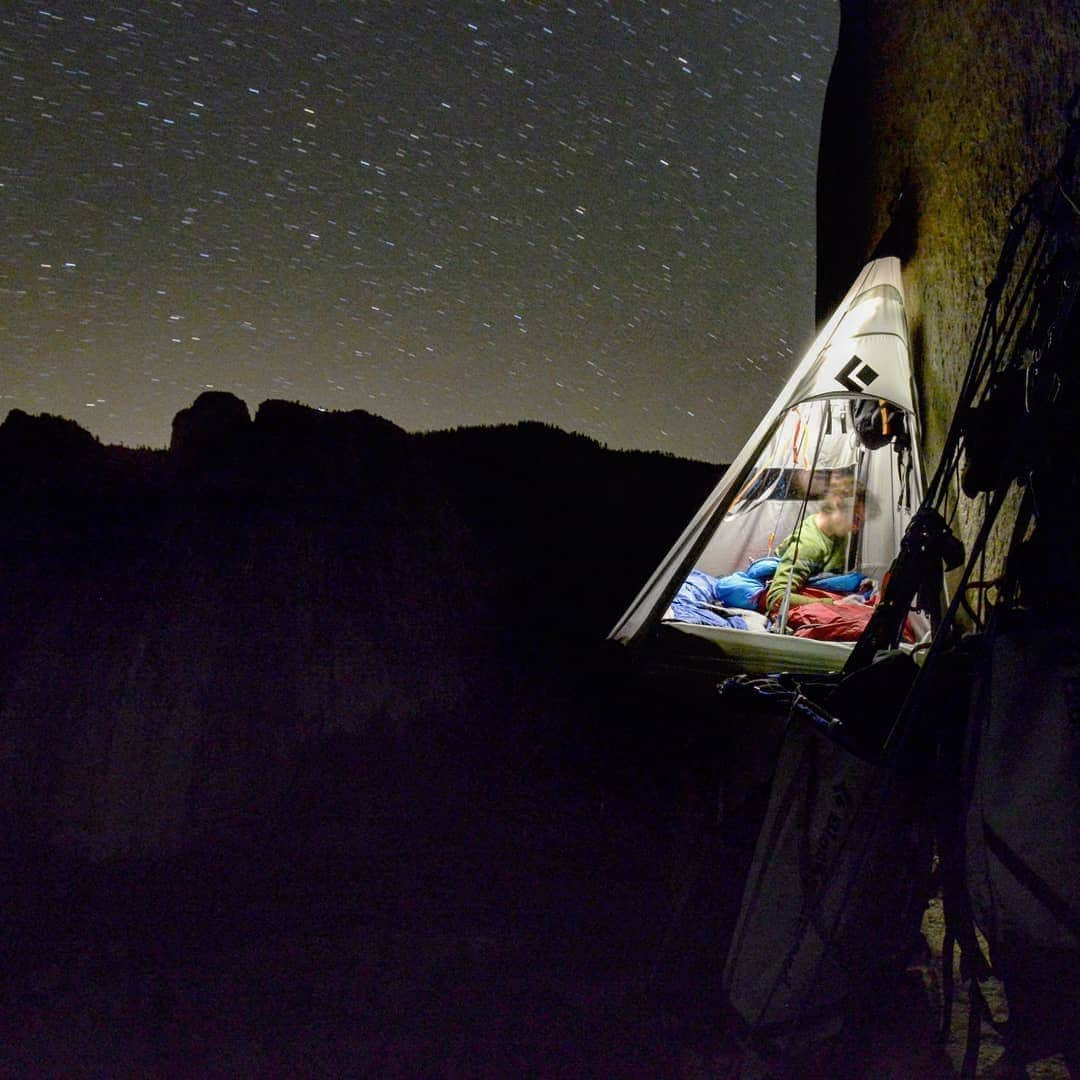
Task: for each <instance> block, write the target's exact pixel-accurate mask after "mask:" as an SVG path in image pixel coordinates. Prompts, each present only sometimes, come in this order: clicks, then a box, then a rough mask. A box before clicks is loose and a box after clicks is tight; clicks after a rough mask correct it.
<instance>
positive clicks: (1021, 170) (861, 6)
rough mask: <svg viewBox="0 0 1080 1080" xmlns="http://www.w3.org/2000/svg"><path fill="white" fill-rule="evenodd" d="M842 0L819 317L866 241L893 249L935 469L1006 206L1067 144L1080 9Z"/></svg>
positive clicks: (821, 182) (829, 121)
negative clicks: (901, 276)
mask: <svg viewBox="0 0 1080 1080" xmlns="http://www.w3.org/2000/svg"><path fill="white" fill-rule="evenodd" d="M840 7H841V25H840V37H839V46H838V53H837V58H836V61H835V64H834V67H833V72H832V75H831V78H830V83H829V88H828V92H827V96H826V102H825V114H824V120H823V126H822V138H821V151H820V159H819V173H818V290H817V302H818V315H819V318H821V317H823V316H824V315H825V314H827V313H828V312H829V311H830V310H831V309H832V307H833V306H834V304H835V303H836V301H837V300H838V299H839V298H840V297H841V296H842V295H843V293H844V291H845V290H846V289H847V287H848V286H849V285H850V283H851V280H852V279H853V277H854V275H855V273H856V272H857V270H858V268H859V267H860V266H861V265H862V264H863V263H864V262H865V261H866V260H867V259H868V258H870V257H871V255H872V254H874V253H875V251H877V252H879V253H880V254H897V255H899V256H900V257H901V258H902V260H903V263H904V285H905V291H906V294H907V301H908V305H909V309H908V310H909V319H910V322H911V331H912V341H913V344H914V348H915V358H914V359H915V365H916V368H915V370H916V379H917V381H918V383H919V387H920V396H921V407H922V412H923V427H924V446H925V450H926V454H927V463H928V466H929V467H930V469H933V467H934V465H935V464H936V462H937V460H938V458H939V456H940V452H941V448H942V443H943V441H944V436H945V433H946V431H947V428H948V423H949V418H950V415H951V413H952V409H953V406H954V403H955V400H956V392H957V389H958V387H959V385H960V379H961V377H962V373H963V370H964V367H965V365H966V362H967V359H968V356H969V354H970V351H971V346H972V342H973V340H974V337H975V331H976V328H977V326H978V323H979V318H980V315H981V313H982V310H983V306H984V304H985V295H984V289H985V287H986V285H987V284H988V282H989V281H990V280H991V278H992V277H993V274H994V268H995V264H996V261H997V257H998V253H999V251H1000V249H1001V246H1002V242H1003V241H1004V239H1005V235H1006V226H1007V221H1008V216H1009V212H1010V209H1011V208H1012V206H1013V204H1014V202H1015V201H1016V199H1017V198H1018V197H1019V196H1020V195H1021V194H1022V193H1023V192H1024V191H1025V190H1027V189H1028V188H1029V187H1030V186H1031V185H1032V184H1033V183H1034V182H1035V181H1036V180H1037V179H1038V178H1039V177H1040V176H1043V175H1045V174H1046V173H1048V172H1049V171H1050V170H1051V169H1052V168H1053V166H1054V164H1055V162H1056V160H1057V158H1058V155H1059V154H1060V153H1061V149H1062V145H1063V140H1064V136H1065V131H1066V123H1065V115H1066V111H1067V107H1068V104H1069V101H1070V98H1071V96H1072V95H1073V93H1074V90H1075V89H1076V87H1077V86H1078V85H1080V11H1078V8H1077V5H1076V0H1040V2H1039V3H1031V2H1030V0H1001V2H1000V3H993V4H990V3H986V0H908V2H906V3H904V4H895V3H885V2H882V0H841V3H840ZM882 248H885V249H887V250H882Z"/></svg>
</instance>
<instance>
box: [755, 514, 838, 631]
mask: <svg viewBox="0 0 1080 1080" xmlns="http://www.w3.org/2000/svg"><path fill="white" fill-rule="evenodd" d="M795 540H796V534H795V533H792V534H791V535H790V536H789V537H788V538H787V539H786V540H785V541H784V542H783V543H782V544H781V545H780V546H779V547H778V548H777V549H776V554H777V555H779V556H780V565H779V566H778V567H777V568H776V573H775V574H774V575H773V579H772V582H771V584H770V585H769V591H768V593H767V594H766V596H765V609H766V610H767V611H771V610H772V609H773V606H774V605H776V604H779V603H780V602H781V601H782V600H783V599H784V593H785V592H786V591H787V583H788V578H790V579H791V591H792V592H793V593H797V592H802V588H803V586H804V585H805V584H806V582H807V581H808V580H809V579H810V578H811V577H813V576H814V574H821V573H830V574H841V573H843V571H844V556H845V554H846V552H847V538H846V537H833V536H826V535H825V533H823V532H822V531H821V529H820V527H819V526H818V523H817V515H816V514H815V515H813V516H812V517H808V518H807V519H806V520H805V521H804V522H803V523H802V528H801V529H799V532H798V549H799V553H798V557H797V559H794V562H793V558H794V556H795V548H796V543H795Z"/></svg>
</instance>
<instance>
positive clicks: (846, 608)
mask: <svg viewBox="0 0 1080 1080" xmlns="http://www.w3.org/2000/svg"><path fill="white" fill-rule="evenodd" d="M873 613H874V608H873V605H871V604H824V603H822V604H799V606H798V607H793V608H792V609H791V610H790V611H789V612H788V618H787V625H788V629H789V630H791V631H792V632H793V633H794V634H795V636H796V637H805V638H813V639H814V640H815V641H858V640H859V636H860V635H861V634H862V632H863V630H865V629H866V624H867V623H868V622H869V621H870V616H871V615H873Z"/></svg>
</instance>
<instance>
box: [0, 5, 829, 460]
mask: <svg viewBox="0 0 1080 1080" xmlns="http://www.w3.org/2000/svg"><path fill="white" fill-rule="evenodd" d="M741 4H742V6H735V5H733V4H732V3H729V2H727V0H715V2H706V0H697V2H692V3H678V2H675V0H669V2H667V3H666V4H662V3H661V2H654V0H648V2H637V3H634V2H630V0H625V2H619V3H598V2H595V0H577V2H576V3H574V4H573V5H567V4H562V3H540V2H528V0H505V2H503V3H499V2H495V0H485V2H472V3H470V2H454V0H451V2H445V3H426V4H424V3H412V2H407V0H390V2H377V3H376V2H371V3H363V2H352V3H346V2H330V0H326V2H318V3H313V2H310V0H309V2H303V3H302V2H300V0H289V2H288V3H282V2H260V0H255V2H253V3H251V4H250V5H249V4H245V3H243V2H240V3H237V2H233V0H171V2H170V0H141V2H138V3H136V2H118V3H110V2H90V0H83V2H66V3H56V4H49V3H44V4H43V3H39V2H31V3H27V2H24V0H15V2H9V3H6V4H4V5H3V8H2V9H0V85H2V87H3V95H2V98H0V119H2V123H0V140H2V141H0V232H2V236H3V243H2V245H0V296H2V306H0V417H2V416H3V415H6V413H7V411H8V409H9V408H13V407H18V408H21V409H24V410H26V411H27V412H32V413H37V412H50V413H57V414H60V415H63V416H68V417H71V418H73V419H75V420H77V421H79V423H81V424H83V425H84V426H85V427H87V428H89V429H90V430H91V431H93V432H94V433H95V434H96V435H99V436H100V437H101V438H102V439H104V440H105V441H108V442H120V443H125V444H127V445H130V446H138V445H148V446H164V445H167V443H168V439H169V431H170V423H171V420H172V417H173V415H174V414H175V413H176V411H177V410H179V409H181V408H183V407H185V406H186V405H189V404H190V403H191V401H192V400H193V399H194V397H195V396H196V395H197V394H198V393H199V392H200V391H201V390H203V389H206V388H210V387H213V388H215V389H221V390H231V391H233V392H234V393H236V394H238V395H240V396H241V397H243V398H244V399H245V400H246V401H247V402H248V404H249V406H251V408H252V409H253V410H254V408H255V407H256V406H257V405H258V404H259V403H260V402H261V401H263V400H264V399H266V398H270V397H277V398H286V399H289V400H298V401H303V402H306V403H308V404H311V405H315V406H318V407H325V408H333V409H354V408H363V409H367V410H369V411H371V412H374V413H378V414H379V415H382V416H385V417H387V418H388V419H390V420H393V421H395V422H396V423H398V424H400V425H402V426H403V427H405V428H407V429H409V430H424V429H430V428H441V427H449V426H456V425H459V424H490V423H499V422H506V421H516V420H521V419H536V420H543V421H546V422H549V423H552V424H556V425H558V426H560V427H563V428H566V429H569V430H576V431H581V432H584V433H585V434H588V435H591V436H593V437H595V438H597V439H600V440H601V441H602V442H605V443H607V444H608V445H610V446H612V447H618V448H628V447H640V448H645V449H653V448H659V449H663V450H669V451H672V452H674V453H678V454H681V455H685V456H689V457H696V458H701V459H704V460H710V461H726V460H730V458H731V456H732V455H733V454H734V453H735V451H736V450H737V449H738V447H739V445H740V443H741V441H742V439H743V438H744V437H745V436H746V435H747V434H748V433H749V431H750V430H751V429H752V428H753V426H754V425H755V423H756V422H757V420H758V419H759V417H760V414H761V413H762V412H763V411H764V409H765V407H766V406H767V405H768V404H769V402H770V401H771V400H772V397H773V395H774V394H775V392H776V389H777V386H778V382H779V380H780V379H781V378H783V377H785V376H786V375H788V374H789V373H790V370H791V368H792V367H793V365H794V362H795V360H796V359H797V357H798V354H799V353H800V352H801V351H802V349H803V348H804V347H805V346H806V345H807V344H808V343H809V341H810V339H811V337H812V336H813V331H814V326H813V300H814V295H813V263H814V209H813V208H814V182H815V168H816V155H817V141H818V130H819V126H820V118H821V106H822V100H823V97H824V91H825V82H826V79H827V77H828V71H829V66H830V64H831V61H832V55H833V50H834V48H835V42H836V32H837V20H838V17H839V13H838V9H837V8H838V5H837V4H836V3H835V0H774V2H769V0H741Z"/></svg>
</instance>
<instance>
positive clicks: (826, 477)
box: [609, 257, 923, 671]
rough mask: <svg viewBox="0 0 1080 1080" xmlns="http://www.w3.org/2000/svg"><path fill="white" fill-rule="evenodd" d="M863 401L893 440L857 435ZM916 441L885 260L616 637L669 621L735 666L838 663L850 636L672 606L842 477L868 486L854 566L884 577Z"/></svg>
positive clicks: (834, 321)
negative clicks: (815, 634)
mask: <svg viewBox="0 0 1080 1080" xmlns="http://www.w3.org/2000/svg"><path fill="white" fill-rule="evenodd" d="M862 402H865V403H868V404H866V405H860V404H859V403H862ZM856 409H861V410H863V411H865V410H867V409H869V410H871V411H873V410H875V409H881V410H883V411H882V417H883V419H884V420H886V427H885V432H886V434H889V432H890V428H891V432H892V437H889V438H888V441H886V442H885V443H884V445H878V446H876V448H872V447H871V446H868V445H867V444H866V442H865V441H864V440H862V439H860V438H859V436H858V435H857V434H856V431H855V413H856ZM878 441H879V442H880V441H881V440H878ZM919 445H920V430H919V419H918V410H917V406H916V394H915V387H914V382H913V379H912V373H911V360H910V348H909V340H908V329H907V319H906V316H905V311H904V294H903V283H902V280H901V274H900V261H899V260H898V259H896V258H893V257H889V258H883V259H876V260H874V261H873V262H870V263H868V264H867V265H866V266H865V267H864V268H863V270H862V271H861V272H860V273H859V275H858V277H857V278H856V280H855V283H854V284H853V285H852V286H851V288H850V290H849V291H848V293H847V295H846V296H845V297H844V299H843V301H842V302H841V303H840V305H839V306H838V307H837V309H836V311H835V312H834V313H833V315H832V317H831V318H830V319H829V320H828V322H827V323H826V324H825V326H824V328H823V329H822V330H821V332H820V333H819V334H818V335H817V337H816V338H815V339H814V342H813V344H812V345H811V346H810V348H809V349H808V350H807V352H806V353H805V355H804V356H803V358H802V360H801V361H800V362H799V364H798V366H797V367H796V369H795V372H794V374H792V376H791V377H790V379H789V380H788V382H787V384H786V385H785V386H784V388H783V389H782V390H781V392H780V393H779V395H778V396H777V398H776V400H775V401H774V402H773V404H772V406H771V407H770V408H769V410H768V411H767V412H766V414H765V416H764V417H763V419H762V420H761V422H760V423H759V424H758V426H757V428H756V429H755V431H754V433H753V434H752V435H751V436H750V439H749V441H748V442H747V443H746V445H745V446H744V447H743V449H742V450H741V451H740V452H739V454H738V455H737V456H736V458H735V460H734V461H733V462H732V463H731V465H730V466H729V467H728V469H727V471H726V472H725V473H724V475H723V477H722V479H721V480H720V482H719V483H718V484H717V486H716V487H715V489H714V490H713V491H712V493H711V494H710V495H709V497H708V498H707V499H706V500H705V503H704V504H703V505H702V507H701V509H700V510H698V512H697V514H695V515H694V518H693V519H692V520H691V522H690V524H689V525H688V526H687V527H686V529H685V530H684V532H683V534H682V535H681V536H680V537H679V539H678V540H677V541H676V543H675V545H674V547H672V549H671V550H670V551H669V552H668V554H667V555H666V556H665V558H664V559H663V561H662V562H661V563H660V565H659V566H658V567H657V568H656V570H655V571H654V573H653V574H652V576H651V577H650V578H649V580H648V581H647V582H646V584H645V586H644V588H643V589H642V590H641V592H640V593H639V594H638V595H637V597H636V599H635V600H634V602H633V603H632V604H631V605H630V607H629V609H628V610H627V611H626V613H625V614H624V615H623V617H622V618H621V619H620V621H619V622H618V624H617V625H616V626H615V628H614V629H613V630H612V632H611V634H610V635H609V637H610V638H611V639H612V640H615V641H618V642H621V643H624V644H631V643H633V644H641V643H642V642H644V641H647V640H648V639H650V637H652V636H654V635H655V634H656V633H657V631H658V628H659V627H660V625H661V623H663V624H665V625H666V626H669V627H672V628H673V629H675V630H680V631H683V632H685V633H689V634H693V635H694V636H695V637H698V638H705V639H707V640H709V641H710V642H712V643H713V644H714V645H715V646H716V649H717V655H718V656H719V657H722V658H725V659H726V661H727V662H728V665H729V666H730V668H731V669H732V670H739V671H782V670H790V671H799V670H802V671H835V670H838V669H839V668H840V667H842V666H843V663H844V660H845V659H846V657H847V654H848V652H849V650H850V648H851V645H850V644H845V643H840V642H831V641H812V640H808V639H805V638H801V637H800V638H796V637H792V636H790V635H781V634H776V633H772V632H765V631H763V630H762V631H758V630H735V629H729V628H723V627H712V626H702V625H698V624H693V623H685V622H678V621H675V620H673V619H671V617H670V611H669V605H670V603H671V600H672V597H673V596H674V595H675V593H676V592H677V591H678V589H679V587H680V585H681V584H682V583H683V582H684V581H685V580H686V577H687V575H688V574H689V572H690V571H691V570H692V569H695V568H698V569H701V570H704V571H705V572H706V573H709V574H712V575H714V576H718V577H719V576H723V575H726V574H729V573H732V572H734V571H736V570H742V569H745V568H746V566H747V565H748V564H749V563H750V562H751V561H752V560H753V559H756V558H758V557H760V556H763V555H766V554H769V553H771V551H772V549H773V548H774V547H775V545H776V544H777V543H779V542H780V541H782V540H783V539H784V538H785V537H786V536H787V535H788V534H789V533H790V532H791V531H792V529H793V528H794V527H795V525H796V524H797V523H798V522H799V520H800V519H801V517H802V515H804V514H806V513H808V512H809V513H813V512H814V511H815V510H816V500H817V498H819V497H820V495H821V494H823V493H824V491H825V489H826V487H827V486H828V484H829V483H830V482H831V481H832V480H833V479H835V478H837V477H838V476H845V475H846V476H848V477H851V478H852V479H853V480H854V481H855V482H857V483H858V484H859V485H861V486H865V490H866V493H867V513H866V518H865V520H864V523H863V525H862V528H861V529H860V530H859V531H858V533H857V534H856V535H855V536H854V537H853V548H852V550H851V551H850V552H849V559H848V563H849V567H851V568H853V569H858V570H860V571H862V573H864V574H866V575H867V576H869V577H873V578H877V579H879V580H880V578H881V576H882V575H883V574H884V573H885V571H886V570H887V569H888V567H889V565H890V563H891V562H892V560H893V558H894V557H895V555H896V554H897V552H898V551H899V547H900V540H901V538H902V536H903V534H904V531H905V529H906V528H907V525H908V523H909V521H910V519H911V516H912V514H913V512H914V511H915V509H917V508H918V506H919V503H920V501H921V499H922V494H923V470H922V467H921V464H920V461H919V450H918V448H919Z"/></svg>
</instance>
